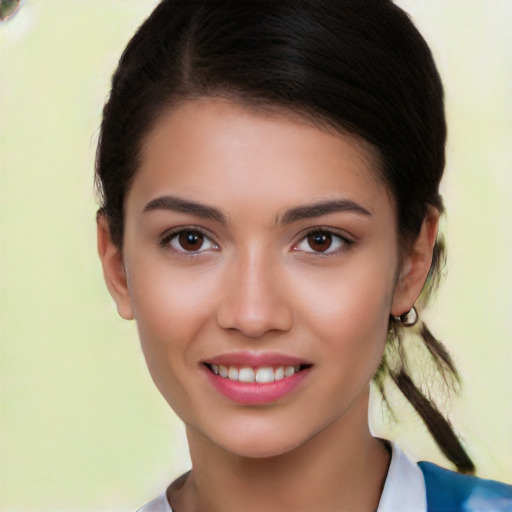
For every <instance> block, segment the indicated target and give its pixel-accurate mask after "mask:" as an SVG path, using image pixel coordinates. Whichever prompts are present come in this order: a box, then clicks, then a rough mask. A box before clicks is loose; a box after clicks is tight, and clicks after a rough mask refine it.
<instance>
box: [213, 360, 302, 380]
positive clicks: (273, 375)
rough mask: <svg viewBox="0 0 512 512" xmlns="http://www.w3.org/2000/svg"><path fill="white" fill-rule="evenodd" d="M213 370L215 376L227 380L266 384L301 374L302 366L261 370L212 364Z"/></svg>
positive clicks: (268, 367) (260, 368) (267, 367)
mask: <svg viewBox="0 0 512 512" xmlns="http://www.w3.org/2000/svg"><path fill="white" fill-rule="evenodd" d="M211 370H212V372H213V373H214V374H215V375H219V376H220V377H223V378H225V379H226V378H227V379H230V380H236V381H239V382H258V383H260V384H266V383H268V382H274V381H276V380H282V379H284V378H285V377H291V376H292V375H295V374H296V373H298V372H300V370H301V367H300V365H295V366H292V365H290V366H278V367H277V368H272V367H271V366H261V367H259V368H251V367H250V366H243V367H242V368H237V367H236V366H229V367H227V366H224V365H222V364H218V365H217V364H212V365H211Z"/></svg>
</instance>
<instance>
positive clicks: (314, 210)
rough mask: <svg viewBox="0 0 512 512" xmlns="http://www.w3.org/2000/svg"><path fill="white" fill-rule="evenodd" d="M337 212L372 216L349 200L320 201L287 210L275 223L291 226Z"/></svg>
mask: <svg viewBox="0 0 512 512" xmlns="http://www.w3.org/2000/svg"><path fill="white" fill-rule="evenodd" d="M338 212H351V213H356V214H358V215H363V216H365V217H370V216H371V215H372V214H371V213H370V212H369V211H368V210H367V209H366V208H363V207H362V206H361V205H359V204H357V203H355V202H354V201H351V200H349V199H337V200H332V201H322V202H319V203H314V204H310V205H305V206H297V207H296V208H292V209H291V210H288V211H287V212H286V213H285V214H284V215H283V216H282V218H281V219H280V220H279V219H278V221H277V223H279V224H283V225H284V224H291V223H292V222H297V221H299V220H303V219H312V218H314V217H321V216H323V215H329V214H331V213H338Z"/></svg>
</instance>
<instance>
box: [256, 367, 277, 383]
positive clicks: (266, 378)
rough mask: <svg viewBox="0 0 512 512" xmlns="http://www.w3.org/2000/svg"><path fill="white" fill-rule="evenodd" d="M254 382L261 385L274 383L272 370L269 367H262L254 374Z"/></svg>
mask: <svg viewBox="0 0 512 512" xmlns="http://www.w3.org/2000/svg"><path fill="white" fill-rule="evenodd" d="M256 382H259V383H260V384H263V383H265V382H274V369H273V368H271V367H270V366H262V367H261V368H258V371H257V372H256Z"/></svg>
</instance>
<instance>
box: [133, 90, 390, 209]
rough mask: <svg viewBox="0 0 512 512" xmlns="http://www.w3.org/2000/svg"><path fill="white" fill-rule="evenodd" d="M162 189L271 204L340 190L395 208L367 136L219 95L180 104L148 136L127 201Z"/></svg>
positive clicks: (142, 198) (152, 195)
mask: <svg viewBox="0 0 512 512" xmlns="http://www.w3.org/2000/svg"><path fill="white" fill-rule="evenodd" d="M164 194H172V195H176V194H178V195H183V196H185V197H193V198H194V199H196V200H202V201H207V202H212V201H216V200H218V201H219V202H221V203H222V202H224V203H226V202H227V203H228V204H230V203H232V202H233V201H234V200H235V199H241V200H243V201H250V200H255V201H259V202H261V203H265V204H267V206H268V207H269V208H272V210H276V209H279V208H281V207H285V206H294V204H295V203H304V202H305V200H310V201H313V200H324V199H331V198H339V197H340V195H341V196H357V197H358V199H359V201H361V202H364V203H365V204H364V205H362V206H364V207H365V208H367V209H369V210H370V211H371V210H372V209H373V208H374V207H376V206H377V203H386V202H387V203H390V206H391V207H392V208H394V207H393V205H392V200H391V198H390V197H389V194H388V191H387V188H386V187H385V185H384V184H383V183H382V181H381V179H380V177H379V162H378V158H377V156H376V152H375V151H373V150H372V149H371V147H370V146H369V144H366V143H365V142H364V141H360V140H358V139H357V138H355V137H353V136H350V135H348V134H347V135H344V134H340V133H338V132H335V131H334V129H329V128H328V127H326V126H319V125H318V123H314V122H313V121H310V120H308V119H305V118H304V117H303V116H300V115H298V114H294V113H290V112H286V111H283V110H277V109H260V108H258V109H255V108H251V107H247V106H242V105H240V104H238V103H234V102H231V101H228V100H222V99H201V100H194V101H186V102H183V103H181V104H179V105H178V106H176V107H174V108H172V109H171V110H169V111H168V112H167V113H165V114H164V115H162V116H161V117H160V119H159V120H158V122H157V123H156V125H155V127H154V128H153V129H152V131H151V132H150V133H149V134H148V136H147V137H146V138H145V140H144V144H143V147H142V152H141V163H140V168H139V171H138V173H137V175H136V177H135V180H134V183H133V186H132V188H131V189H130V191H129V194H128V197H127V202H133V201H137V203H140V204H138V205H137V206H138V207H139V208H140V207H143V204H142V202H143V201H149V200H151V199H154V198H155V197H157V196H159V195H164ZM285 203H287V204H285ZM288 203H289V204H288ZM220 206H223V205H222V204H221V205H220Z"/></svg>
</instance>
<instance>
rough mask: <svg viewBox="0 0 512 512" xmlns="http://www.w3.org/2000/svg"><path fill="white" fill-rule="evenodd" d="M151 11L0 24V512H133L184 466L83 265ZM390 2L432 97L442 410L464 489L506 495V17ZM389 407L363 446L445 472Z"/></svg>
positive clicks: (134, 0)
mask: <svg viewBox="0 0 512 512" xmlns="http://www.w3.org/2000/svg"><path fill="white" fill-rule="evenodd" d="M156 3H157V2H156V1H155V0H26V1H25V2H24V3H23V5H22V8H21V9H20V11H19V13H18V14H17V15H16V16H15V17H14V18H12V19H11V20H9V21H6V22H4V23H1V24H0V249H1V250H0V340H1V344H0V392H1V396H0V400H1V402H0V510H3V511H5V510H10V511H27V510H37V511H64V510H83V511H86V510H87V511H103V510H131V509H134V508H136V507H137V506H139V505H141V504H142V503H144V502H145V501H147V500H149V499H150V498H152V497H153V496H154V495H156V494H158V493H160V492H161V491H162V490H163V489H164V487H165V486H166V485H167V483H168V482H169V481H170V480H171V479H173V478H174V477H176V476H177V475H178V474H179V473H180V472H182V471H184V470H185V469H187V467H188V461H187V448H186V444H185V438H184V434H183V429H182V427H181V425H180V423H179V421H178V420H177V419H176V418H175V417H174V416H173V414H172V412H170V411H169V409H168V407H167V405H166V404H165V402H164V400H163V399H162V398H161V397H160V396H159V394H158V392H157V391H156V389H154V387H153V384H152V382H151V380H150V378H149V375H148V373H147V370H146V368H145V364H144V360H143V357H142V354H141V351H140V349H139V345H138V341H137V335H136V329H135V325H134V324H133V323H128V322H124V321H122V320H121V319H119V318H118V317H117V313H116V311H115V308H114V307H113V304H112V301H111V299H110V296H109V295H108V293H107V292H106V289H105V287H104V285H103V282H102V277H101V271H100V265H99V263H98V261H97V257H96V253H95V223H94V215H95V210H96V205H95V201H94V195H93V186H92V181H93V161H94V148H95V144H96V137H97V129H98V126H99V123H100V113H101V108H102V105H103V101H104V99H105V97H106V95H107V93H108V87H109V80H110V75H111V73H112V71H113V69H114V67H115V63H116V61H117V59H118V58H119V56H120V53H121V51H122V49H123V47H124V45H125V44H126V42H127V40H128V38H129V37H130V35H131V34H132V33H133V31H134V30H135V28H136V27H137V26H138V25H139V24H140V23H141V21H142V20H143V19H144V17H145V16H147V15H148V14H149V12H150V11H151V9H152V7H153V6H154V5H155V4H156ZM398 3H399V5H401V6H403V7H404V8H405V9H406V10H407V11H408V12H409V13H410V14H411V15H412V17H413V18H414V20H415V21H416V23H417V25H418V26H419V28H420V30H421V31H422V33H423V34H424V35H425V37H426V39H427V41H428V42H429V43H430V44H431V47H432V49H433V51H434V54H435V56H436V59H437V62H438V65H439V68H440V71H441V74H442V76H443V78H444V82H445V87H446V96H447V114H448V122H449V130H450V131H449V133H450V135H449V145H448V166H447V173H446V178H445V182H444V185H443V194H444V196H445V200H446V206H447V211H448V216H447V220H446V222H445V226H444V230H445V233H446V237H447V241H448V249H449V261H448V276H447V279H446V281H445V283H444V285H443V287H442V289H441V292H440V293H439V296H438V298H437V300H436V301H435V303H434V304H433V305H432V307H431V308H430V310H429V312H428V315H427V316H428V320H429V322H430V326H431V328H432V330H434V332H436V333H437V334H438V335H439V336H440V337H441V338H442V339H443V340H445V343H446V344H447V345H448V347H449V349H450V350H451V351H452V353H453V355H454V357H455V360H456V362H457V363H458V365H459V368H460V371H461V374H462V376H463V381H464V388H463V393H462V396H461V397H460V398H459V397H453V398H452V399H451V400H448V399H442V401H443V402H444V404H443V405H444V406H446V407H447V410H449V411H450V417H451V419H452V420H453V423H454V424H455V425H456V427H457V428H458V430H459V432H460V434H461V435H462V437H463V438H464V440H465V442H466V444H467V446H468V449H469V451H470V453H471V455H472V456H473V457H474V459H475V461H476V462H477V464H478V469H479V475H481V476H485V477H490V478H498V479H502V480H505V481H508V482H512V463H511V459H512V406H511V404H512V401H511V399H510V397H509V395H510V393H511V390H512V372H511V365H512V336H511V332H512V294H511V293H510V291H511V289H512V270H511V262H512V230H511V223H512V214H511V207H510V202H511V199H512V172H511V168H510V167H511V166H512V102H511V98H512V31H511V30H510V27H512V2H511V1H510V0H400V1H399V2H398ZM428 378H429V375H427V380H428ZM439 396H441V398H442V397H443V395H441V394H440V395H439ZM376 402H377V400H376ZM393 403H394V406H395V408H396V410H397V413H398V415H399V416H400V417H401V418H403V421H401V422H400V423H399V424H394V423H392V422H390V421H389V420H387V419H385V418H384V419H383V415H382V413H381V407H380V405H379V404H378V403H376V404H375V407H374V413H373V417H372V422H373V424H374V428H375V430H376V431H377V432H378V433H379V434H380V435H383V436H388V437H391V438H394V439H399V440H400V442H401V444H402V445H403V446H404V447H405V449H406V451H408V452H409V453H410V454H411V455H412V456H413V457H417V458H428V459H430V460H434V461H436V462H438V463H441V464H444V465H447V463H446V461H444V460H443V458H442V456H441V455H440V454H439V452H438V451H437V449H436V448H435V447H434V446H433V443H432V442H431V441H430V439H429V436H428V434H427V433H426V432H425V429H424V428H423V427H422V425H421V422H420V421H419V420H418V419H417V418H416V417H415V416H414V415H412V414H411V412H410V409H409V407H408V406H407V405H404V404H403V402H400V401H399V400H398V399H396V400H395V399H393Z"/></svg>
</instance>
